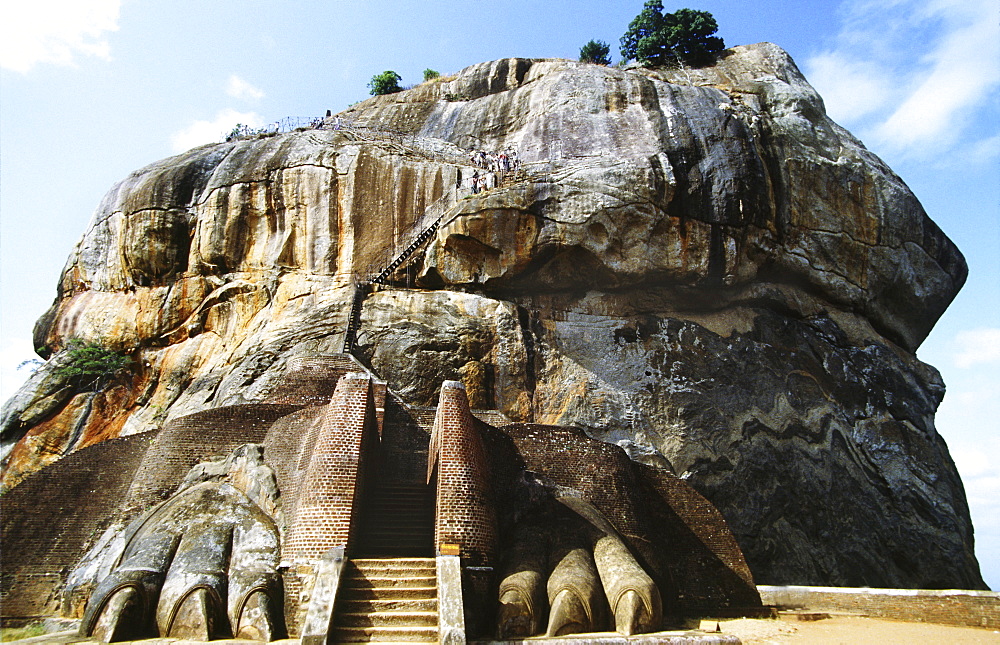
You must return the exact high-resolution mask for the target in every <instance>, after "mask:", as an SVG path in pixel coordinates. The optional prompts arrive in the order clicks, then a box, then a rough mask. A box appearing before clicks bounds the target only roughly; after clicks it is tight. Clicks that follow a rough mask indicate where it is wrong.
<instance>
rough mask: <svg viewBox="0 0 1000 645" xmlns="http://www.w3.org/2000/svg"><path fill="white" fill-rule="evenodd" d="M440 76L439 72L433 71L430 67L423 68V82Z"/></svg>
mask: <svg viewBox="0 0 1000 645" xmlns="http://www.w3.org/2000/svg"><path fill="white" fill-rule="evenodd" d="M440 76H441V74H440V73H438V72H436V71H434V70H433V69H431V68H429V67H428V68H427V69H425V70H424V82H425V83H426V82H427V81H430V80H433V79H435V78H438V77H440Z"/></svg>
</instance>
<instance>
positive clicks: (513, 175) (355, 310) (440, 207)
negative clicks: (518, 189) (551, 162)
mask: <svg viewBox="0 0 1000 645" xmlns="http://www.w3.org/2000/svg"><path fill="white" fill-rule="evenodd" d="M534 177H535V175H533V174H529V173H528V172H527V171H526V170H525V168H524V167H523V166H520V167H519V168H518V169H517V170H514V171H510V172H507V173H504V175H503V178H502V179H501V181H500V185H499V186H498V188H501V189H502V188H508V187H510V186H512V185H514V184H516V183H519V182H522V181H528V180H529V179H532V178H534ZM457 197H458V196H457V194H456V196H455V199H454V200H452V199H450V195H444V196H442V197H441V198H440V199H438V200H437V201H435V202H434V203H433V204H431V205H430V206H428V207H427V208H426V209H425V210H424V214H423V216H422V217H421V221H427V219H428V218H429V217H434V215H435V214H436V212H437V211H440V214H437V216H436V217H434V220H433V221H432V222H431V223H430V224H428V225H427V226H426V227H424V229H423V230H422V231H420V233H419V234H417V236H416V237H415V238H414V239H413V240H412V241H411V242H410V244H409V245H408V246H407V247H406V248H405V249H403V251H402V252H400V253H399V255H397V256H396V257H395V258H393V259H392V260H391V261H390V262H389V263H388V264H386V265H385V266H384V267H382V268H381V269H379V270H378V271H377V272H373V275H371V277H370V278H369V279H368V280H363V281H359V282H357V283H356V284H355V285H354V298H353V301H352V303H351V311H350V313H349V314H348V318H347V329H346V331H345V333H344V348H343V352H344V353H345V354H353V353H354V345H355V343H356V342H357V332H358V327H359V326H360V324H361V308H362V307H363V306H364V301H365V299H366V298H367V297H368V295H369V294H370V293H371V291H372V285H382V284H385V282H386V280H388V279H389V277H390V276H391V275H392V274H393V273H394V272H395V271H396V270H397V269H398V268H399V267H401V266H403V264H404V263H405V262H406V261H407V260H409V259H410V257H411V256H412V255H413V254H414V253H416V252H417V251H418V250H419V249H420V247H422V246H423V245H424V244H426V243H427V241H428V240H429V239H430V238H431V237H432V236H433V235H434V234H435V233H436V232H437V230H438V229H439V228H440V227H441V224H442V222H443V221H444V218H445V216H446V215H447V214H448V210H449V208H450V207H451V206H452V205H453V203H454V202H455V201H457Z"/></svg>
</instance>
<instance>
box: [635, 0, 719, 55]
mask: <svg viewBox="0 0 1000 645" xmlns="http://www.w3.org/2000/svg"><path fill="white" fill-rule="evenodd" d="M718 30H719V26H718V24H716V22H715V18H713V17H712V14H710V13H709V12H707V11H696V10H694V9H679V10H677V11H675V12H674V13H668V14H664V13H663V3H662V2H660V0H648V2H646V5H645V6H644V7H643V9H642V11H641V12H640V13H639V15H638V16H636V17H635V19H634V20H632V22H631V23H629V26H628V31H626V32H625V35H624V36H622V38H621V53H622V57H623V58H625V59H626V60H637V61H639V62H640V63H642V64H643V65H649V66H654V65H676V64H677V63H679V62H681V63H685V64H688V65H694V66H701V65H706V64H708V63H710V62H711V61H712V57H713V55H714V54H716V53H718V52H720V51H722V50H723V49H725V46H726V45H725V43H724V42H723V40H722V39H721V38H719V37H717V36H713V35H712V34H714V33H715V32H716V31H718Z"/></svg>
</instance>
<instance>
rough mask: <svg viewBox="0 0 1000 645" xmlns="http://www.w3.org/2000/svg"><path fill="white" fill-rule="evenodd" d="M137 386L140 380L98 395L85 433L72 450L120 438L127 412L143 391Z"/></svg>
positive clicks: (84, 430) (85, 427)
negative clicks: (138, 394)
mask: <svg viewBox="0 0 1000 645" xmlns="http://www.w3.org/2000/svg"><path fill="white" fill-rule="evenodd" d="M137 385H138V379H136V383H134V384H131V383H130V384H129V385H118V386H115V387H112V388H110V389H108V390H105V391H104V392H100V393H98V394H97V396H95V397H94V402H93V405H92V407H91V411H90V416H89V417H88V418H87V422H86V423H87V424H86V426H84V429H83V433H82V434H81V436H80V438H79V439H78V440H77V442H76V445H74V446H72V449H73V450H79V449H81V448H86V447H87V446H92V445H94V444H95V443H100V442H102V441H106V440H107V439H114V438H116V437H120V436H121V431H122V428H123V427H124V426H125V421H126V420H127V419H128V417H129V415H128V414H126V412H127V411H129V410H131V409H133V408H134V407H135V398H136V393H137V392H141V391H142V388H141V387H137Z"/></svg>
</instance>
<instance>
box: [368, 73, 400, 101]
mask: <svg viewBox="0 0 1000 645" xmlns="http://www.w3.org/2000/svg"><path fill="white" fill-rule="evenodd" d="M401 80H403V77H402V76H400V75H399V74H397V73H396V72H394V71H392V70H391V69H389V70H386V71H384V72H382V73H381V74H376V75H375V76H372V80H370V81H369V82H368V88H369V89H370V90H371V95H372V96H378V95H379V94H393V93H395V92H400V91H402V89H403V88H402V87H400V86H399V82H400V81H401Z"/></svg>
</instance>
